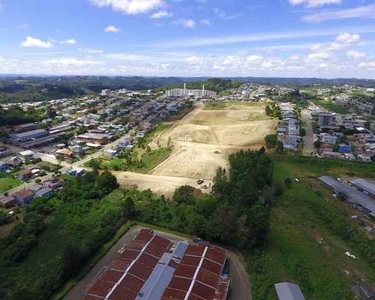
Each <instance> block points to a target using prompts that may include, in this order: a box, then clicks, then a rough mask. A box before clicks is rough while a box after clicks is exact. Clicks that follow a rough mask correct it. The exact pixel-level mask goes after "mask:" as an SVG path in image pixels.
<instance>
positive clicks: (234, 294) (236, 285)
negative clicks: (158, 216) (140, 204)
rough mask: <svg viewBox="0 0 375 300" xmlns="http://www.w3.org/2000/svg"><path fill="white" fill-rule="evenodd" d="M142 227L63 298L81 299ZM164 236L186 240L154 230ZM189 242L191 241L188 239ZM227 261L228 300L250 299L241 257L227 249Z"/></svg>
mask: <svg viewBox="0 0 375 300" xmlns="http://www.w3.org/2000/svg"><path fill="white" fill-rule="evenodd" d="M142 228H144V227H141V226H133V227H131V228H130V229H129V231H128V232H127V233H126V234H125V235H124V236H123V237H122V238H121V239H120V240H119V241H118V242H117V243H116V244H115V245H114V246H113V247H112V248H111V249H110V250H109V251H108V253H107V254H106V255H105V256H104V257H103V258H102V259H101V260H100V261H99V262H98V263H97V264H96V265H95V266H94V267H93V268H92V269H91V270H90V272H89V273H87V275H86V276H85V278H83V279H82V280H80V281H79V282H77V284H76V285H75V286H74V288H73V289H71V290H70V292H69V293H68V294H67V295H66V296H65V297H64V300H79V299H81V298H82V297H83V296H84V294H85V291H86V290H87V287H88V286H89V285H90V283H91V282H92V280H93V279H94V278H95V277H96V276H97V275H98V273H99V272H100V271H101V270H102V269H103V268H105V267H107V266H109V264H110V263H111V261H112V260H113V259H115V258H116V256H117V251H118V250H120V249H121V247H123V246H124V245H125V244H129V243H130V242H131V241H132V239H133V238H134V237H135V236H136V235H137V234H138V233H139V231H140V230H141V229H142ZM155 232H156V233H157V234H160V235H162V236H164V237H166V238H170V239H173V240H180V241H183V240H186V239H185V238H183V237H180V236H178V235H173V234H168V233H164V232H160V231H155ZM190 242H191V241H190ZM228 262H229V268H230V274H229V276H230V280H231V292H230V295H229V300H250V299H251V286H250V281H249V276H248V275H247V273H246V270H245V268H244V266H243V264H242V258H241V256H240V255H238V254H237V253H235V252H232V251H228Z"/></svg>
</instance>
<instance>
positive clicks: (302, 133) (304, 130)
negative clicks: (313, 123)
mask: <svg viewBox="0 0 375 300" xmlns="http://www.w3.org/2000/svg"><path fill="white" fill-rule="evenodd" d="M299 135H300V136H306V129H305V128H300V130H299Z"/></svg>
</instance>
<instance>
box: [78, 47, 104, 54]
mask: <svg viewBox="0 0 375 300" xmlns="http://www.w3.org/2000/svg"><path fill="white" fill-rule="evenodd" d="M78 51H79V52H81V53H84V54H103V53H104V50H96V49H89V48H86V49H82V48H80V49H78Z"/></svg>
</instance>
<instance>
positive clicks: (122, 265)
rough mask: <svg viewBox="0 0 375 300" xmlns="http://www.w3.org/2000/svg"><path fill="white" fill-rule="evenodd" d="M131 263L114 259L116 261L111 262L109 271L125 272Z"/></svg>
mask: <svg viewBox="0 0 375 300" xmlns="http://www.w3.org/2000/svg"><path fill="white" fill-rule="evenodd" d="M131 262H132V260H127V259H116V260H114V261H112V262H111V264H110V266H109V268H110V269H111V270H117V271H125V270H126V269H127V268H128V267H129V265H130V264H131Z"/></svg>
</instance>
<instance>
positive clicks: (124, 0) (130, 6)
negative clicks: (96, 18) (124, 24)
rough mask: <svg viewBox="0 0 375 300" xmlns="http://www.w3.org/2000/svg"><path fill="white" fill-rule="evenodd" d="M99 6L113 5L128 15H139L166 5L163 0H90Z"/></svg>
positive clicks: (115, 8) (114, 8)
mask: <svg viewBox="0 0 375 300" xmlns="http://www.w3.org/2000/svg"><path fill="white" fill-rule="evenodd" d="M90 2H91V3H93V4H94V5H96V6H98V7H107V6H109V7H112V9H113V10H116V11H120V12H122V13H124V14H128V15H137V14H142V13H147V12H150V11H152V10H154V9H157V8H160V7H163V6H164V5H165V3H164V1H163V0H90Z"/></svg>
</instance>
